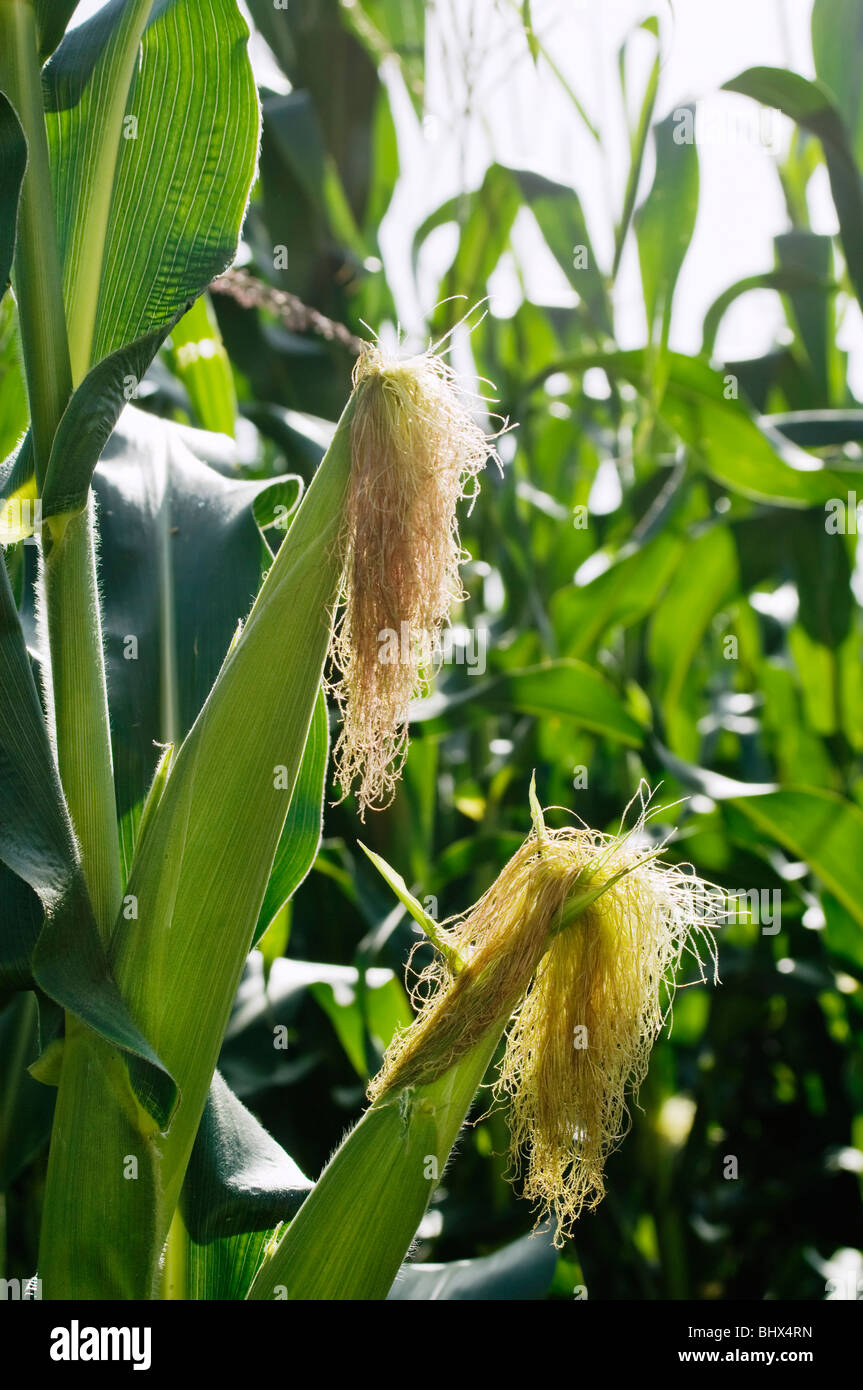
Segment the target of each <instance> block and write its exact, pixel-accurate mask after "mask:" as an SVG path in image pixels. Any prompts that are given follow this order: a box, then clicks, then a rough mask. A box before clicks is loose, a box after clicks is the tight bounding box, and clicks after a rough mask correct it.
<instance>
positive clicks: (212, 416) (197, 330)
mask: <svg viewBox="0 0 863 1390" xmlns="http://www.w3.org/2000/svg"><path fill="white" fill-rule="evenodd" d="M170 361H171V366H172V368H173V370H174V372H175V373H176V375H177V376H178V377H179V379H180V381H181V382H182V383H183V385H184V387H185V388H186V391H187V392H188V396H189V402H190V404H191V406H192V410H193V413H194V414H193V419H194V423H195V424H197V425H199V426H200V427H201V429H203V430H214V431H216V432H217V433H221V434H229V435H233V433H234V429H235V426H236V415H237V393H236V391H235V390H234V374H233V371H232V370H231V363H230V359H229V358H228V354H227V352H226V351H225V345H224V343H223V342H222V339H221V337H220V335H219V329H218V325H217V323H216V316H215V314H214V313H213V308H212V305H211V303H210V298H209V295H201V297H200V299H197V300H196V301H195V303H194V304H193V305H192V307H191V309H190V310H189V312H188V313H187V314H184V315H183V317H182V318H181V319H180V321H179V323H176V324H175V325H174V327H173V328H172V330H171V337H170Z"/></svg>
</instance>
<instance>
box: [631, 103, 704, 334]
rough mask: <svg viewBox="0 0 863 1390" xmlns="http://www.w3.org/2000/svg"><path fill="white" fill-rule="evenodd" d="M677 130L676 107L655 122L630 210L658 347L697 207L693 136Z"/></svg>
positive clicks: (651, 327) (668, 322) (649, 321)
mask: <svg viewBox="0 0 863 1390" xmlns="http://www.w3.org/2000/svg"><path fill="white" fill-rule="evenodd" d="M681 109H682V110H689V109H691V108H681ZM680 134H681V125H680V120H679V112H678V111H676V110H675V111H674V112H672V114H671V115H670V116H667V117H666V119H665V120H664V121H660V123H659V124H658V125H657V126H656V127H655V139H656V173H655V174H654V178H653V185H652V187H651V189H650V192H649V193H648V195H647V197H646V199H645V200H644V202H643V203H642V205H641V207H640V208H639V209H638V212H637V213H636V214H635V232H636V237H637V240H638V259H639V262H640V264H641V282H642V285H643V288H644V303H645V308H646V311H647V325H648V333H649V338H650V341H651V343H658V344H660V346H661V347H662V348H664V347H665V345H666V343H667V341H668V333H669V328H670V325H671V306H672V300H673V297H674V289H675V286H676V284H677V279H678V276H679V275H680V271H681V269H682V267H683V262H684V260H685V258H686V253H687V251H688V250H689V243H690V241H691V240H692V233H693V232H694V230H695V218H696V214H697V212H698V187H699V177H698V151H697V147H696V144H695V141H694V140H692V141H687V140H681V139H680V138H679V136H680Z"/></svg>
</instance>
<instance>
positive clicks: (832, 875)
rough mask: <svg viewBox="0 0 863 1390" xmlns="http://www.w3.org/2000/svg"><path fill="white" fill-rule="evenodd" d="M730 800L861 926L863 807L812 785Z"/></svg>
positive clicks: (862, 914)
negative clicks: (809, 872) (800, 861)
mask: <svg viewBox="0 0 863 1390" xmlns="http://www.w3.org/2000/svg"><path fill="white" fill-rule="evenodd" d="M728 804H729V805H730V806H732V807H733V808H734V809H735V810H736V811H737V812H739V813H740V815H741V816H743V818H744V820H745V821H748V822H749V823H750V825H752V826H754V827H755V829H756V831H757V832H758V833H759V834H760V835H761V836H766V837H767V838H768V839H770V840H773V841H774V842H775V843H776V844H779V845H782V846H783V848H785V849H787V850H790V851H791V853H792V854H793V855H795V857H796V858H798V859H803V860H805V861H806V863H807V864H808V865H809V867H810V868H811V869H812V871H813V873H815V874H817V876H818V877H819V878H820V879H821V881H822V883H823V884H824V886H825V887H826V888H828V889H829V890H830V892H831V893H832V894H833V896H834V897H835V898H837V899H838V900H839V902H840V903H842V905H843V906H844V907H845V908H847V910H848V911H849V912H850V913H851V916H852V917H853V918H854V920H855V921H856V922H857V923H858V924H859V925H860V926H861V927H863V811H861V810H860V808H859V807H858V806H855V805H854V804H853V802H850V801H846V800H845V799H844V798H843V797H841V796H838V795H836V793H834V792H830V791H823V790H821V789H815V788H810V787H789V788H787V789H784V790H782V791H777V792H771V793H770V794H769V795H767V796H754V797H750V798H747V799H746V800H740V801H737V800H735V801H732V802H729V803H728ZM732 828H733V825H732Z"/></svg>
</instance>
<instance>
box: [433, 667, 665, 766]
mask: <svg viewBox="0 0 863 1390" xmlns="http://www.w3.org/2000/svg"><path fill="white" fill-rule="evenodd" d="M461 707H464V710H465V713H466V714H467V715H468V717H472V716H476V717H481V716H482V714H483V712H484V711H488V710H517V711H519V712H520V713H522V714H532V715H535V716H537V717H538V718H543V717H552V718H556V719H565V720H569V721H571V722H572V723H574V724H576V725H577V726H578V727H580V728H582V729H588V730H590V732H592V733H596V734H601V735H604V736H605V737H607V738H613V739H616V740H617V741H619V742H620V743H625V744H629V745H630V746H631V747H633V748H637V747H639V746H640V745H641V744H642V743H643V741H644V729H643V728H642V727H641V725H640V724H638V723H637V722H636V720H635V719H633V717H632V715H631V714H629V713H628V712H627V710H626V709H625V707H624V705H623V703H622V702H621V700H620V697H619V696H618V695H617V694H616V693H615V692H614V690H613V689H612V687H611V686H610V685H609V683H608V681H606V680H604V679H603V677H602V676H601V675H599V673H598V672H597V671H594V670H593V669H592V668H591V667H590V666H587V665H585V663H584V662H581V661H573V660H568V659H562V660H560V661H550V662H549V663H548V664H547V665H546V666H532V667H528V668H527V669H525V670H523V671H509V672H507V673H506V675H502V676H496V677H494V678H493V679H491V680H488V681H477V682H476V683H475V684H472V685H470V686H468V688H467V689H465V690H461V691H459V692H458V693H456V694H454V695H445V694H443V693H440V694H436V695H430V696H429V697H428V698H427V699H425V700H418V701H416V703H415V704H414V705H413V706H412V709H411V722H412V723H420V722H422V721H425V720H432V721H438V720H441V719H443V717H444V716H448V715H449V713H450V711H451V710H453V709H459V708H461ZM435 731H436V728H435V727H434V726H433V728H432V729H431V731H430V732H435Z"/></svg>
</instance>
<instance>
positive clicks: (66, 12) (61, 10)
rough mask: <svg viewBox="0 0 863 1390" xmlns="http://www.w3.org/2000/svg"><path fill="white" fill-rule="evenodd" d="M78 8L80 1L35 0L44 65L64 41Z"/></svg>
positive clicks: (40, 50)
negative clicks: (67, 27) (68, 26)
mask: <svg viewBox="0 0 863 1390" xmlns="http://www.w3.org/2000/svg"><path fill="white" fill-rule="evenodd" d="M77 7H78V0H34V8H35V11H36V32H37V34H38V35H39V56H40V58H41V59H42V62H43V63H44V62H45V61H46V60H47V59H48V58H50V56H51V54H52V53H53V52H54V49H55V48H56V47H57V45H58V43H59V42H60V40H61V39H62V37H63V35H64V34H65V32H66V25H67V24H68V23H69V20H70V19H71V18H72V15H73V14H74V12H75V10H76V9H77Z"/></svg>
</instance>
